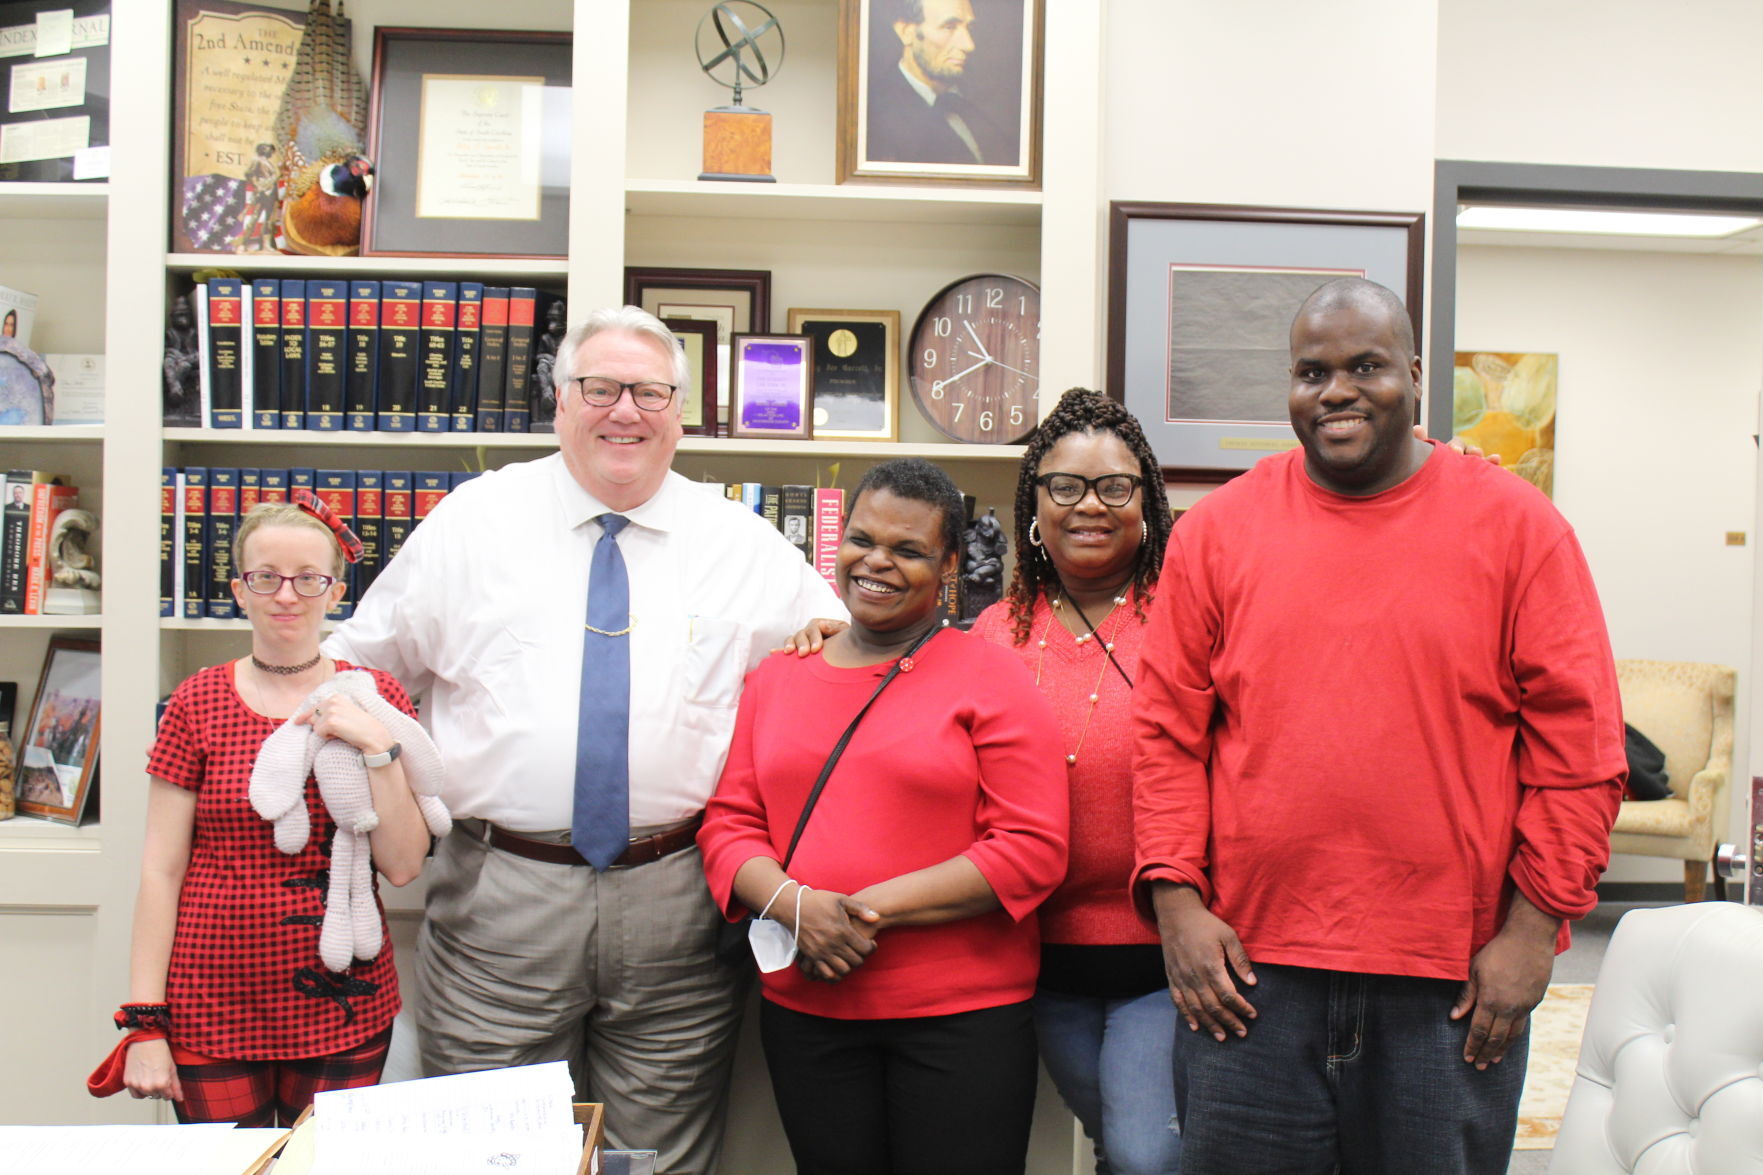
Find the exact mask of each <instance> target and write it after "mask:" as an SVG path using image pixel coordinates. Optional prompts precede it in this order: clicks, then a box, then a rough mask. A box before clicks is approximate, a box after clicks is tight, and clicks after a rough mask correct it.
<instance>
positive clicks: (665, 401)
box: [569, 375, 676, 412]
mask: <svg viewBox="0 0 1763 1175" xmlns="http://www.w3.org/2000/svg"><path fill="white" fill-rule="evenodd" d="M569 382H570V383H572V384H574V385H575V390H576V391H578V392H580V393H581V396H582V403H584V404H587V405H588V406H589V407H591V408H610V407H612V406H613V405H614V404H616V403H618V398H619V397H620V396H622V395H624V394H625V393H626V392H629V393H630V394H631V403H633V404H635V405H636V406H637V407H638V408H641V409H642V410H643V411H644V412H659V411H661V410H662V409H663V408H665V407H667V406H668V405H669V404H670V403H672V402H673V393H674V391H675V390H676V389H675V387H674V385H673V384H664V383H657V382H656V381H654V380H645V381H644V382H642V383H634V384H625V383H619V382H618V381H617V380H615V379H605V378H602V377H601V376H598V375H578V376H575V377H573V378H572V379H571V380H570V381H569Z"/></svg>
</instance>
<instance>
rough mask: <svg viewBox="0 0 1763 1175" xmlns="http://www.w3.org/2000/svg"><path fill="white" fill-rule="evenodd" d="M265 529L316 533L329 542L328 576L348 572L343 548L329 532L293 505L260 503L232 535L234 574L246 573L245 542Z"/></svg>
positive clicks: (240, 521) (326, 527)
mask: <svg viewBox="0 0 1763 1175" xmlns="http://www.w3.org/2000/svg"><path fill="white" fill-rule="evenodd" d="M266 526H296V527H304V528H306V529H307V530H315V531H317V532H318V533H319V534H321V535H323V536H324V537H325V538H327V539H329V540H330V546H331V564H332V566H331V572H332V574H334V575H335V576H336V577H337V578H338V579H341V578H343V573H344V572H345V571H347V570H348V567H349V561H348V560H347V559H345V558H344V557H343V545H342V544H341V543H339V542H338V541H337V536H336V535H335V534H333V533H331V528H330V527H328V526H326V525H325V524H324V523H322V522H320V521H319V520H318V519H316V518H314V517H313V516H312V515H310V514H308V513H307V512H306V511H304V510H302V509H300V507H298V506H296V505H294V504H293V503H292V502H259V503H258V504H257V505H255V506H253V507H251V512H250V513H249V514H247V515H245V517H243V518H241V519H239V529H238V530H236V531H234V532H233V574H234V575H243V574H244V573H245V540H246V539H248V538H250V537H251V536H252V535H254V534H256V533H257V532H258V531H260V530H262V529H263V528H264V527H266Z"/></svg>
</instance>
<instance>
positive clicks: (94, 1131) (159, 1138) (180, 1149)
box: [0, 1122, 288, 1175]
mask: <svg viewBox="0 0 1763 1175" xmlns="http://www.w3.org/2000/svg"><path fill="white" fill-rule="evenodd" d="M287 1133H288V1132H287V1131H286V1130H243V1129H237V1128H235V1127H234V1126H233V1125H232V1124H231V1123H227V1122H220V1123H205V1124H201V1125H191V1126H0V1156H4V1164H5V1169H6V1170H7V1171H17V1172H20V1173H21V1175H22V1173H24V1172H29V1173H30V1175H91V1173H92V1172H94V1171H127V1172H128V1173H129V1175H239V1172H240V1171H243V1170H244V1169H245V1168H246V1167H248V1166H250V1165H251V1164H252V1163H253V1162H255V1161H256V1160H257V1159H258V1157H259V1156H261V1155H263V1154H264V1153H265V1152H266V1151H268V1150H269V1149H270V1147H272V1146H274V1145H275V1143H276V1141H277V1140H278V1139H280V1138H283V1137H285V1136H286V1135H287Z"/></svg>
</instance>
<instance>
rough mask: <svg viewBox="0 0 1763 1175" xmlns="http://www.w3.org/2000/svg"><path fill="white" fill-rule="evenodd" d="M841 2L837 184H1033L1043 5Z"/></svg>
mask: <svg viewBox="0 0 1763 1175" xmlns="http://www.w3.org/2000/svg"><path fill="white" fill-rule="evenodd" d="M900 14H901V6H900V4H899V3H898V2H897V0H841V4H840V8H839V63H838V69H839V119H838V136H839V141H838V164H839V171H838V176H839V182H840V183H845V182H846V181H848V180H876V181H887V180H897V181H903V182H909V183H981V184H1025V185H1036V184H1039V183H1040V182H1041V40H1042V27H1043V25H1042V0H924V3H923V5H922V15H923V19H922V20H919V21H917V22H916V23H914V22H911V21H907V20H899V19H896V17H898V16H899V15H900Z"/></svg>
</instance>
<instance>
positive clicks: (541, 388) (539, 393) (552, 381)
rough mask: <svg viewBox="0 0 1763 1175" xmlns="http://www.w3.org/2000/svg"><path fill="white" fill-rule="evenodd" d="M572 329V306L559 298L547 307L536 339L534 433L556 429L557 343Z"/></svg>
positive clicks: (532, 425) (533, 406)
mask: <svg viewBox="0 0 1763 1175" xmlns="http://www.w3.org/2000/svg"><path fill="white" fill-rule="evenodd" d="M568 330H569V307H568V305H567V304H566V303H565V302H564V301H563V300H562V299H558V300H557V301H555V302H552V303H551V304H550V305H548V306H547V307H546V308H545V330H544V333H542V334H540V335H539V337H538V339H537V340H535V345H534V352H535V354H534V357H533V404H532V424H531V426H530V427H531V428H532V431H534V432H551V431H553V430H554V429H555V428H556V423H555V421H556V419H557V381H556V377H555V376H553V375H552V374H551V370H552V368H553V367H555V366H556V365H557V344H559V343H561V342H562V341H563V336H564V335H565V334H566V333H567V332H568Z"/></svg>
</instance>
